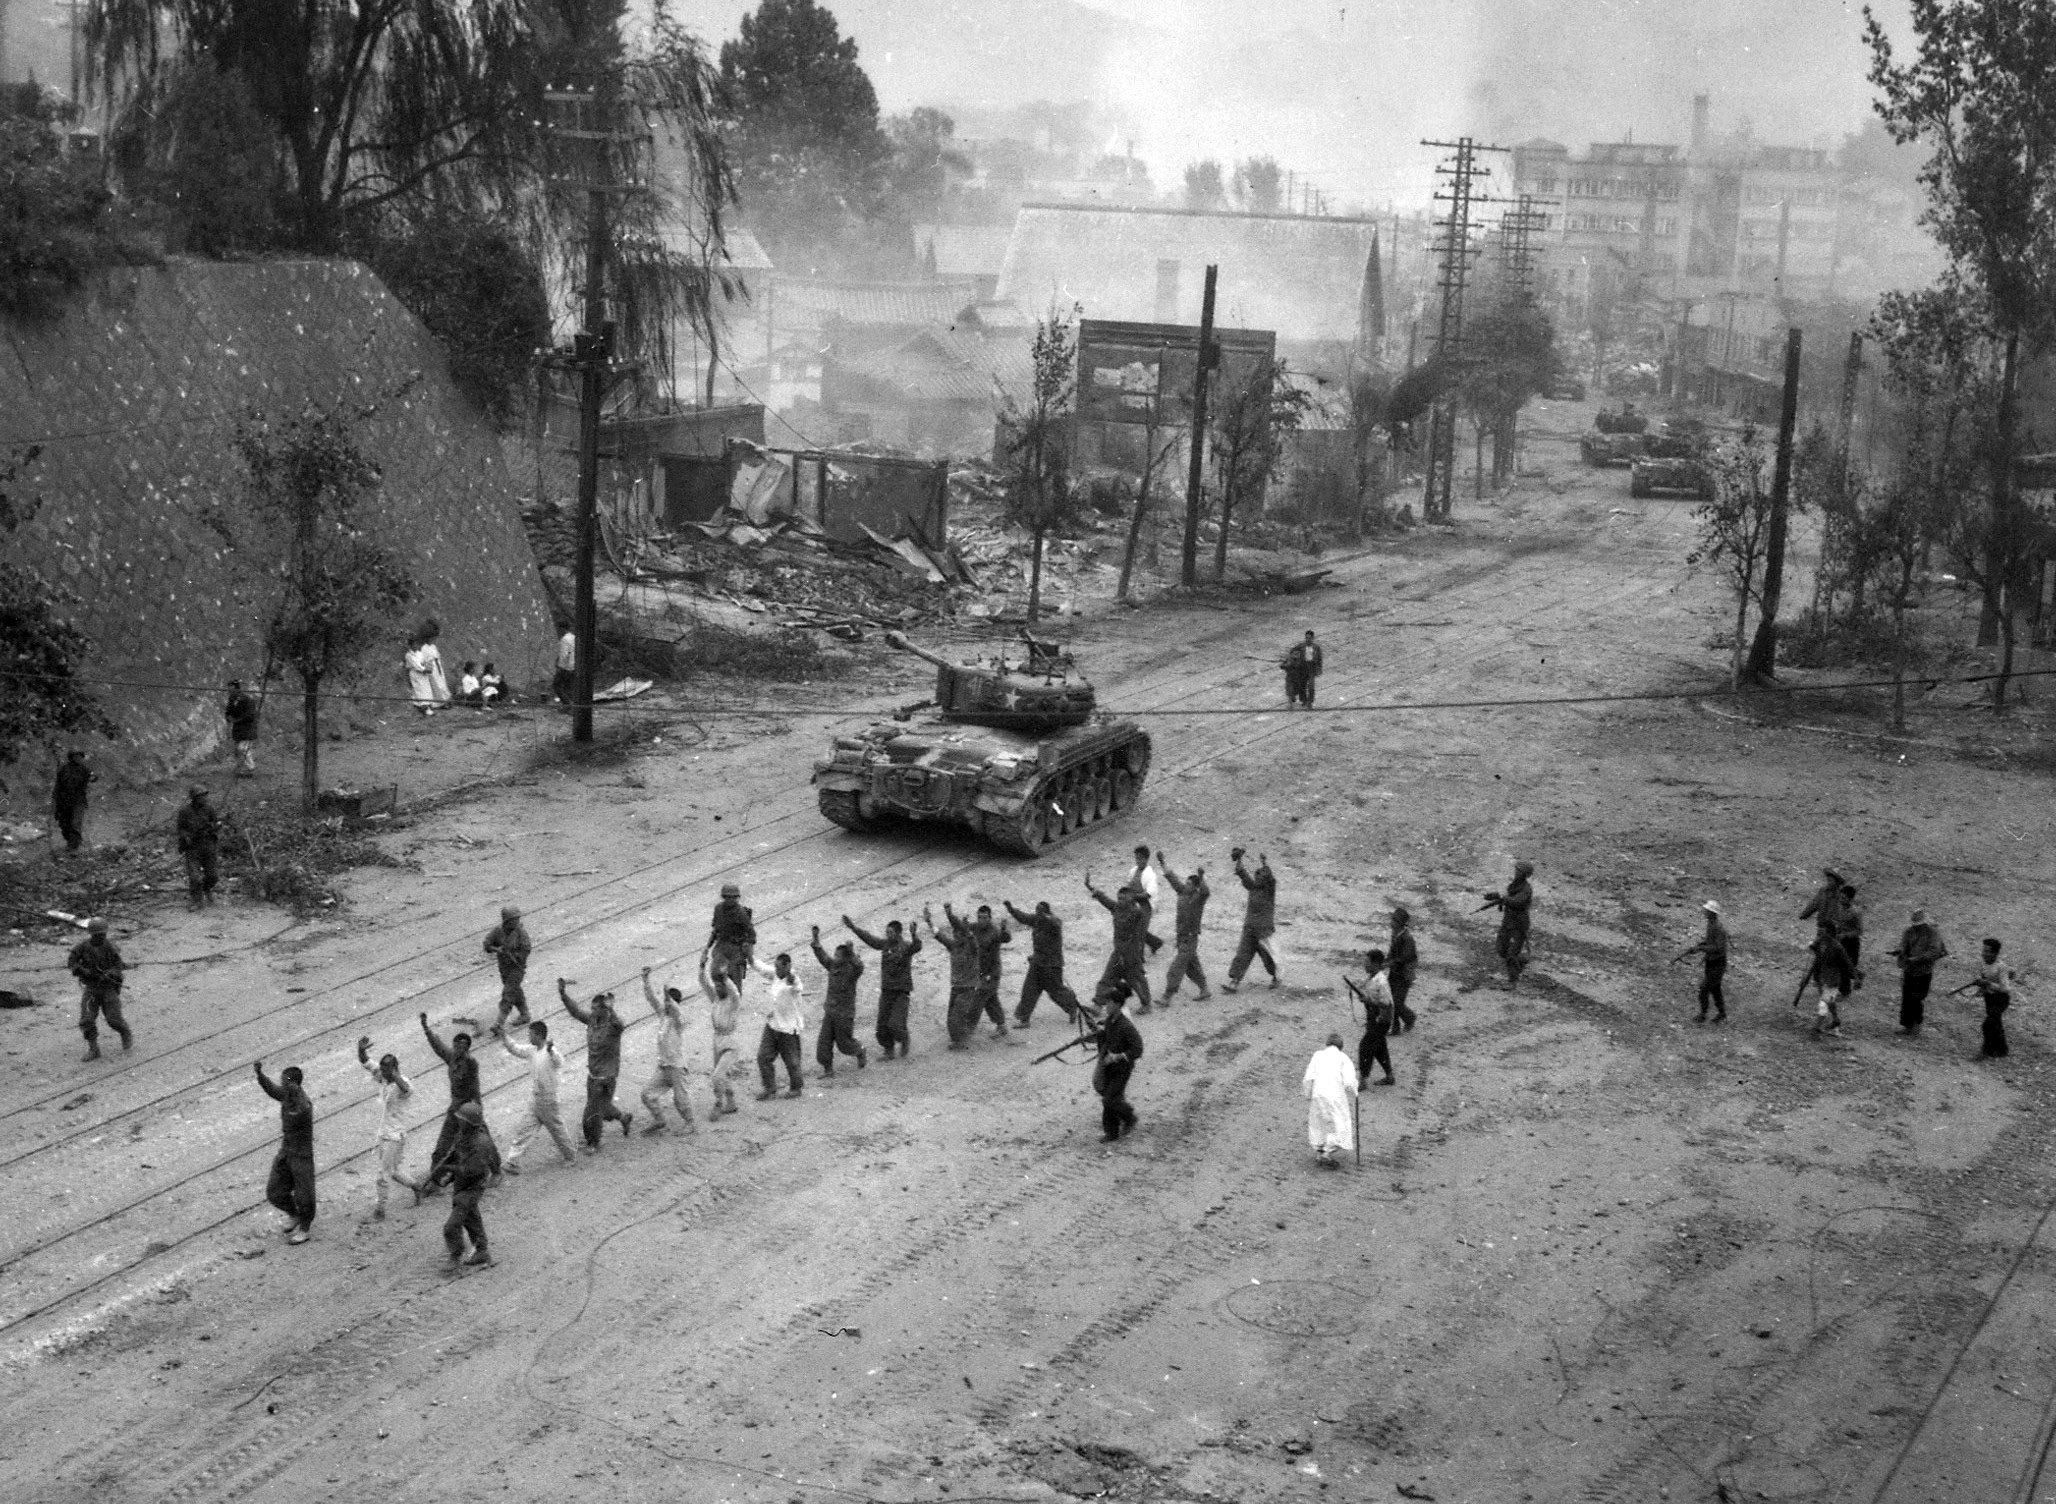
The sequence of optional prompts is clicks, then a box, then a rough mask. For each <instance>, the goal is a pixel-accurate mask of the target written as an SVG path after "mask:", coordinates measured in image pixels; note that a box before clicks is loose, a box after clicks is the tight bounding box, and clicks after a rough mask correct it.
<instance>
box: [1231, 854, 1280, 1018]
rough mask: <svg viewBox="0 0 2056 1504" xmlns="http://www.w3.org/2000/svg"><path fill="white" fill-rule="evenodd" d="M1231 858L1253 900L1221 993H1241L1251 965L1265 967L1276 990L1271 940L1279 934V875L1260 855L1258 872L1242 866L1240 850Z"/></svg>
mask: <svg viewBox="0 0 2056 1504" xmlns="http://www.w3.org/2000/svg"><path fill="white" fill-rule="evenodd" d="M1228 854H1229V856H1230V857H1231V858H1233V860H1234V862H1235V876H1236V878H1237V879H1238V880H1239V881H1240V882H1241V884H1242V886H1243V889H1244V890H1245V891H1246V892H1247V893H1248V895H1249V898H1248V906H1247V907H1246V908H1244V910H1243V911H1242V939H1241V940H1240V942H1238V943H1237V945H1236V947H1235V959H1234V960H1232V961H1230V962H1229V963H1228V980H1227V981H1226V982H1225V983H1223V984H1222V987H1221V991H1223V992H1239V991H1240V990H1241V988H1242V978H1243V975H1244V974H1245V973H1246V972H1247V971H1248V970H1249V963H1250V962H1251V961H1261V962H1263V963H1264V970H1265V971H1268V972H1269V973H1270V974H1271V985H1272V986H1273V987H1276V986H1277V985H1278V960H1277V957H1275V956H1273V955H1272V954H1271V936H1272V935H1274V934H1276V933H1277V930H1278V878H1277V875H1276V874H1275V873H1273V872H1272V871H1271V859H1270V858H1269V857H1267V856H1265V855H1264V854H1263V853H1262V852H1258V853H1257V858H1256V870H1255V871H1251V870H1250V869H1249V868H1247V867H1245V866H1243V865H1242V855H1243V850H1242V848H1241V847H1240V846H1237V847H1236V848H1235V849H1234V850H1233V851H1231V852H1229V853H1228Z"/></svg>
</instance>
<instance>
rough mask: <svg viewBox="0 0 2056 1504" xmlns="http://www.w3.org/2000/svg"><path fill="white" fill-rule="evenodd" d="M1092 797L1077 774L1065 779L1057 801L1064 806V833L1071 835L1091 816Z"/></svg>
mask: <svg viewBox="0 0 2056 1504" xmlns="http://www.w3.org/2000/svg"><path fill="white" fill-rule="evenodd" d="M1090 799H1091V795H1090V794H1088V793H1087V791H1086V786H1085V784H1084V782H1083V780H1081V779H1079V778H1078V777H1077V776H1075V775H1073V776H1072V777H1070V778H1066V779H1065V780H1064V782H1063V786H1062V787H1061V788H1060V789H1059V790H1058V791H1057V803H1059V804H1061V805H1062V806H1063V807H1064V823H1063V827H1062V834H1064V835H1067V836H1068V835H1071V834H1072V833H1074V832H1075V831H1076V830H1077V829H1078V827H1079V826H1081V825H1083V824H1084V823H1085V822H1086V821H1087V820H1088V819H1090V818H1091V815H1090V813H1089V810H1088V805H1089V801H1090Z"/></svg>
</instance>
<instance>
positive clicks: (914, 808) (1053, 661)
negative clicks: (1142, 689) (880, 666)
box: [814, 632, 1150, 856]
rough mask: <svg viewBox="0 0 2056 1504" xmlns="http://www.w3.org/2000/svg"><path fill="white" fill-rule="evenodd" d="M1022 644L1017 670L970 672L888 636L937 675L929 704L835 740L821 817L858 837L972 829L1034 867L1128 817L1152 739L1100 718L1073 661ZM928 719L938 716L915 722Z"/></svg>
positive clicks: (1051, 648)
mask: <svg viewBox="0 0 2056 1504" xmlns="http://www.w3.org/2000/svg"><path fill="white" fill-rule="evenodd" d="M1022 637H1023V639H1024V647H1023V651H1022V653H1021V655H1020V661H1018V662H1013V663H1010V662H1008V661H1007V657H1006V655H1005V654H1002V655H1001V656H1000V658H999V659H998V660H997V661H996V662H993V663H989V664H977V663H958V662H953V661H952V660H950V659H948V658H945V657H943V656H942V655H941V654H939V653H935V652H931V651H929V650H928V649H927V648H923V647H917V646H915V645H914V644H913V643H911V642H909V641H908V640H907V639H906V638H905V637H904V636H902V635H901V634H900V633H898V632H888V633H886V634H885V640H886V641H887V642H889V643H891V644H892V646H894V647H896V648H898V649H900V650H901V651H902V652H907V653H912V654H914V655H915V656H916V657H919V658H924V659H926V660H927V661H928V662H930V663H932V664H934V665H935V669H936V673H935V697H934V699H933V700H931V701H925V702H922V703H921V704H918V705H912V706H908V707H907V708H906V709H904V710H902V711H901V712H899V714H898V716H897V717H896V718H895V719H894V720H892V721H883V722H879V723H877V724H875V725H872V726H870V727H868V728H867V729H865V730H864V731H861V732H858V733H855V734H854V735H848V736H839V737H837V738H836V739H835V745H834V746H833V747H832V748H831V749H830V750H829V752H828V755H827V756H826V757H823V758H820V759H818V760H817V761H816V762H815V764H814V786H815V788H816V789H817V790H818V791H819V795H820V801H821V813H822V814H824V815H826V816H827V817H828V818H829V819H831V820H833V821H835V823H836V824H838V825H842V826H845V827H847V828H848V829H850V830H856V831H868V830H872V829H876V828H878V827H879V826H880V825H881V824H883V823H884V822H886V821H889V820H893V819H904V820H927V821H935V822H940V823H944V824H950V825H962V826H968V827H969V828H971V829H972V830H975V831H977V832H979V833H980V834H981V835H983V836H984V837H985V838H986V839H987V840H988V841H991V842H992V843H993V844H994V845H995V846H998V847H1000V848H1001V849H1002V850H1005V851H1011V852H1015V853H1017V854H1018V855H1021V856H1040V855H1041V854H1042V853H1043V852H1045V851H1047V850H1049V849H1051V848H1052V847H1054V846H1057V845H1060V844H1061V843H1062V842H1064V841H1066V840H1068V839H1070V838H1071V837H1072V836H1074V835H1076V834H1078V833H1079V832H1080V831H1082V830H1085V829H1087V828H1088V827H1090V826H1093V825H1096V824H1100V823H1102V822H1104V821H1107V820H1111V819H1116V818H1118V817H1119V816H1121V815H1123V814H1125V813H1127V811H1128V810H1130V809H1132V808H1133V807H1134V806H1135V803H1136V801H1137V800H1138V799H1139V798H1140V797H1141V794H1142V783H1143V780H1144V778H1146V777H1147V776H1148V774H1149V756H1150V741H1149V734H1148V733H1147V732H1145V731H1144V730H1142V729H1141V728H1140V727H1139V726H1137V725H1136V724H1135V723H1134V722H1133V721H1124V720H1119V719H1115V718H1109V717H1105V716H1101V715H1100V714H1099V711H1098V696H1097V694H1096V693H1095V692H1094V690H1093V687H1092V685H1091V683H1090V682H1089V681H1088V680H1086V679H1084V678H1083V677H1082V676H1080V675H1079V674H1078V672H1077V668H1076V665H1075V664H1074V663H1073V662H1072V661H1071V655H1070V654H1069V653H1068V652H1066V651H1064V650H1063V649H1061V648H1059V647H1058V646H1056V645H1055V644H1053V643H1048V642H1043V641H1040V640H1038V639H1036V638H1034V637H1031V636H1029V635H1028V634H1027V633H1026V632H1023V633H1022ZM924 710H932V711H933V714H932V715H926V716H921V718H920V719H918V720H917V719H916V718H915V717H916V715H917V714H918V713H919V712H921V711H924Z"/></svg>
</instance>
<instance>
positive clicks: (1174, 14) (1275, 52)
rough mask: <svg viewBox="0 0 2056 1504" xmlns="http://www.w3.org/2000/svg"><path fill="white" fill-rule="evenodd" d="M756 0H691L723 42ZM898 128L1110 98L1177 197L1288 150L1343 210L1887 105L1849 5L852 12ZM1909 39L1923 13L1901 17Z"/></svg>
mask: <svg viewBox="0 0 2056 1504" xmlns="http://www.w3.org/2000/svg"><path fill="white" fill-rule="evenodd" d="M749 8H750V6H748V5H746V4H744V3H741V0H673V10H674V13H675V14H676V15H678V16H679V17H680V18H681V19H683V20H685V21H686V22H688V24H691V25H694V26H695V27H697V28H698V29H699V30H700V31H701V32H702V34H703V35H705V36H706V37H707V38H708V39H709V40H710V41H713V42H716V43H718V42H719V41H720V40H722V39H725V38H727V37H730V36H733V35H734V34H735V26H736V22H737V20H738V19H739V18H740V17H741V16H742V15H743V14H744V12H745V11H746V10H748V9H749ZM830 8H831V9H832V10H833V11H834V12H835V14H836V16H837V17H838V19H839V20H840V21H841V22H842V26H843V30H844V32H845V33H846V34H848V35H852V36H854V37H855V38H856V39H857V42H858V45H859V47H860V49H861V60H862V63H863V65H864V67H865V69H866V71H867V72H868V73H869V74H870V75H871V78H872V81H873V83H874V84H876V86H877V88H878V92H879V96H880V101H881V103H882V104H883V106H884V107H885V109H886V110H888V111H896V110H904V109H908V108H910V107H912V106H914V105H918V104H938V105H942V106H944V107H945V108H947V107H948V106H950V105H952V104H957V105H965V104H978V105H1010V104H1018V103H1023V102H1026V101H1028V100H1032V99H1036V98H1048V99H1052V100H1056V101H1059V102H1064V101H1068V100H1073V99H1079V98H1088V97H1089V98H1092V99H1094V100H1096V101H1098V102H1101V103H1103V104H1104V105H1106V106H1108V107H1109V108H1110V109H1112V110H1114V111H1117V112H1118V113H1119V115H1120V116H1121V117H1122V119H1123V121H1124V122H1125V125H1126V129H1125V131H1124V132H1122V133H1120V134H1123V135H1127V136H1132V137H1133V138H1134V140H1135V142H1136V150H1137V152H1138V154H1139V155H1141V156H1143V157H1144V158H1146V159H1147V160H1148V161H1149V163H1150V166H1151V169H1152V172H1153V174H1154V175H1155V177H1156V179H1157V181H1158V182H1159V183H1162V184H1169V183H1175V182H1176V181H1177V180H1178V178H1179V175H1180V173H1181V171H1182V169H1183V167H1184V165H1185V163H1187V162H1189V161H1192V160H1195V159H1196V158H1198V157H1201V156H1206V155H1214V156H1219V157H1222V158H1224V159H1227V158H1231V157H1235V156H1247V155H1252V154H1258V153H1265V152H1268V153H1269V154H1271V155H1273V156H1275V157H1277V158H1278V159H1279V161H1280V162H1282V163H1283V164H1284V165H1286V166H1287V167H1290V168H1293V169H1295V170H1296V171H1298V172H1300V173H1302V174H1311V175H1312V176H1313V178H1314V180H1315V181H1316V182H1317V183H1319V184H1321V185H1322V186H1323V187H1324V188H1327V189H1328V190H1329V191H1330V193H1331V195H1332V196H1333V197H1334V198H1336V199H1337V200H1341V201H1347V200H1352V199H1360V200H1364V201H1367V202H1370V203H1372V204H1382V203H1384V202H1386V201H1387V200H1390V199H1394V198H1397V199H1399V200H1400V201H1401V202H1402V203H1405V202H1407V201H1411V200H1415V199H1417V198H1418V197H1419V196H1420V195H1421V194H1422V193H1423V192H1424V191H1425V185H1426V183H1427V182H1428V176H1429V172H1430V169H1431V168H1432V167H1433V159H1434V153H1433V152H1431V151H1428V150H1426V149H1424V148H1422V147H1420V146H1418V145H1417V144H1416V143H1417V141H1418V140H1419V139H1420V138H1421V137H1423V136H1430V137H1446V136H1450V135H1454V134H1458V133H1462V132H1466V131H1468V132H1469V133H1471V134H1473V135H1476V136H1479V137H1482V138H1485V139H1489V140H1496V141H1499V142H1502V143H1505V144H1512V143H1513V142H1516V141H1520V140H1525V139H1527V138H1529V137H1531V136H1537V135H1546V136H1551V137H1554V138H1557V139H1559V140H1562V141H1564V142H1566V143H1567V144H1570V145H1572V146H1574V147H1575V146H1581V145H1582V144H1584V143H1585V142H1587V141H1592V140H1618V139H1620V138H1621V137H1622V136H1623V135H1625V134H1627V133H1630V132H1632V133H1633V135H1634V137H1635V139H1637V140H1643V141H1682V140H1683V139H1684V137H1685V135H1686V133H1687V131H1688V129H1689V125H1690V119H1691V96H1692V95H1693V94H1694V93H1695V92H1698V91H1702V90H1703V91H1705V92H1707V93H1710V94H1711V95H1712V96H1713V123H1714V127H1715V129H1716V130H1727V129H1732V128H1733V127H1735V126H1736V125H1738V124H1740V123H1742V122H1744V121H1747V122H1748V123H1749V124H1750V125H1751V126H1752V128H1753V129H1754V131H1755V133H1756V135H1757V137H1758V138H1759V139H1761V140H1765V141H1770V142H1775V143H1780V144H1789V145H1820V146H1833V145H1836V144H1839V142H1840V140H1841V138H1842V137H1843V136H1844V135H1845V134H1847V133H1848V132H1850V131H1853V130H1855V129H1857V128H1858V127H1859V126H1860V125H1861V124H1862V122H1863V119H1864V116H1865V114H1866V112H1867V111H1868V109H1869V99H1870V90H1869V85H1868V84H1867V83H1866V82H1865V79H1864V69H1865V64H1866V55H1865V52H1864V49H1863V46H1862V11H1861V6H1860V4H1850V3H1845V0H1405V3H1402V0H1350V3H1347V4H1343V3H1337V0H1090V3H1086V0H844V3H841V4H831V6H830ZM1879 9H1880V10H1881V11H1882V13H1883V14H1884V15H1885V16H1886V18H1887V20H1888V23H1892V24H1897V23H1899V22H1900V21H1901V19H1902V17H1903V14H1904V10H1905V0H1884V3H1883V4H1882V5H1881V6H1880V7H1879Z"/></svg>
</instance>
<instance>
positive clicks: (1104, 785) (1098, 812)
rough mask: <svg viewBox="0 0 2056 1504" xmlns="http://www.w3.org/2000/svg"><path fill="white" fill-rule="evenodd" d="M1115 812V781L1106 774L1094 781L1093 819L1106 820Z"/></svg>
mask: <svg viewBox="0 0 2056 1504" xmlns="http://www.w3.org/2000/svg"><path fill="white" fill-rule="evenodd" d="M1113 812H1114V780H1113V779H1112V778H1111V777H1110V776H1108V775H1107V774H1105V773H1102V774H1100V775H1099V777H1097V778H1095V779H1093V780H1092V818H1093V819H1095V820H1104V819H1106V818H1107V817H1108V816H1109V815H1111V814H1112V813H1113Z"/></svg>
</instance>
